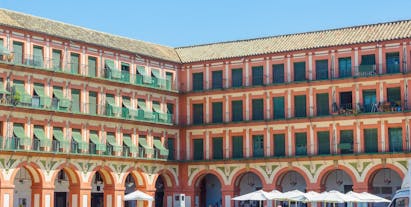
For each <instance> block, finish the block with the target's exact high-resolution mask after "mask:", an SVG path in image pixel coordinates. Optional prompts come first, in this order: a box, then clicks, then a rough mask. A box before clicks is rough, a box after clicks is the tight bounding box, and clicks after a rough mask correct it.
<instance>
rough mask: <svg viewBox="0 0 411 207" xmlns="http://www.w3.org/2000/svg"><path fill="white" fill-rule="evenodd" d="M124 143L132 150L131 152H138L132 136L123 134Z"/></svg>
mask: <svg viewBox="0 0 411 207" xmlns="http://www.w3.org/2000/svg"><path fill="white" fill-rule="evenodd" d="M123 143H124V144H125V145H126V146H127V147H128V148H129V149H130V152H133V153H136V152H138V148H137V146H136V145H135V144H134V143H133V141H132V140H131V136H130V135H128V134H123Z"/></svg>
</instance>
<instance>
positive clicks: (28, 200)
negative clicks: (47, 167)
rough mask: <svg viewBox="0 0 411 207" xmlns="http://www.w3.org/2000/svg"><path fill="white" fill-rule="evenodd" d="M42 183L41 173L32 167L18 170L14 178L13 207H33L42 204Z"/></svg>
mask: <svg viewBox="0 0 411 207" xmlns="http://www.w3.org/2000/svg"><path fill="white" fill-rule="evenodd" d="M41 185H42V181H41V177H40V175H39V173H37V171H36V170H35V169H34V168H33V167H32V166H30V165H27V166H24V167H21V168H20V169H18V170H17V172H16V174H15V177H14V195H13V206H24V207H28V206H33V204H34V203H40V202H41V193H40V192H39V191H38V190H39V189H41Z"/></svg>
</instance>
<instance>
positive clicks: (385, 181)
mask: <svg viewBox="0 0 411 207" xmlns="http://www.w3.org/2000/svg"><path fill="white" fill-rule="evenodd" d="M369 182H370V183H369V184H368V185H369V186H370V188H371V189H370V190H371V193H374V194H376V195H378V196H381V197H383V198H386V199H389V200H391V199H392V195H393V194H394V193H395V191H397V190H398V189H400V188H401V183H402V179H401V176H400V175H399V174H398V173H397V172H395V171H394V170H392V169H389V168H382V169H379V170H377V171H376V172H375V173H374V174H373V175H372V177H371V178H370V179H369ZM378 206H380V205H378Z"/></svg>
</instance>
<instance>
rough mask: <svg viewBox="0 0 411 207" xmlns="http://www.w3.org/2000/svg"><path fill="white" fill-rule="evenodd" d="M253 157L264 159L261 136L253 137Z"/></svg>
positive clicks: (262, 137)
mask: <svg viewBox="0 0 411 207" xmlns="http://www.w3.org/2000/svg"><path fill="white" fill-rule="evenodd" d="M253 157H264V136H263V135H253Z"/></svg>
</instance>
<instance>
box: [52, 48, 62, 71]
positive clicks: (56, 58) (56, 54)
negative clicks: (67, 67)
mask: <svg viewBox="0 0 411 207" xmlns="http://www.w3.org/2000/svg"><path fill="white" fill-rule="evenodd" d="M52 56H53V57H52V59H53V60H52V61H53V69H54V70H60V71H61V68H62V67H61V50H54V49H53V53H52Z"/></svg>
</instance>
